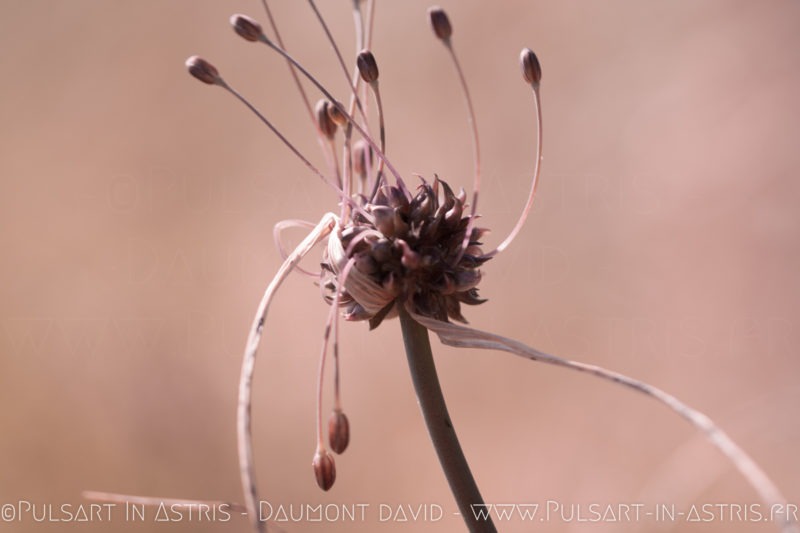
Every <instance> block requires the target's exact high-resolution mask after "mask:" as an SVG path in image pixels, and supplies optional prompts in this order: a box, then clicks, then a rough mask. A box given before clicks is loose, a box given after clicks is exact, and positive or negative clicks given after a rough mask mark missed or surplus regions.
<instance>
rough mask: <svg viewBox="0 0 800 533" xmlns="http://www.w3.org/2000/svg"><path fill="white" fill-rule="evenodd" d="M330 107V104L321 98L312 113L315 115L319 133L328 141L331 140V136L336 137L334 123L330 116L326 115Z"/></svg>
mask: <svg viewBox="0 0 800 533" xmlns="http://www.w3.org/2000/svg"><path fill="white" fill-rule="evenodd" d="M330 106H331V104H330V102H328V101H327V100H325V99H324V98H323V99H321V100H319V101H318V102H317V105H316V106H314V113H315V114H316V115H317V125H318V126H319V129H320V131H321V132H322V133H323V134H324V135H325V137H327V138H328V139H333V136H334V135H336V123H335V122H334V121H333V120H331V117H330V114H329V113H328V110H329V109H330Z"/></svg>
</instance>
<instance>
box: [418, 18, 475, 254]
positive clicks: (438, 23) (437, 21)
mask: <svg viewBox="0 0 800 533" xmlns="http://www.w3.org/2000/svg"><path fill="white" fill-rule="evenodd" d="M428 18H429V19H430V23H431V28H432V29H433V33H434V34H435V35H436V37H438V38H439V40H440V41H442V43H443V44H444V46H445V48H447V51H448V52H449V53H450V59H451V60H452V62H453V65H454V66H455V68H456V73H457V74H458V81H459V83H460V84H461V92H462V93H463V94H464V101H465V102H466V104H467V119H468V121H469V125H470V129H471V130H472V148H473V157H474V166H475V180H474V182H473V184H472V207H471V208H470V218H469V225H468V226H467V232H466V234H465V236H464V242H463V243H461V251H460V252H459V255H458V257H457V259H456V261H458V260H460V259H461V257H462V256H463V255H464V252H465V251H466V249H467V246H468V245H469V236H470V235H471V230H472V228H473V226H474V224H475V213H476V212H477V210H478V194H479V193H480V190H481V144H480V140H479V138H478V123H477V121H476V120H475V110H474V108H473V106H472V98H471V97H470V94H469V88H468V87H467V79H466V78H465V77H464V72H463V71H462V70H461V63H460V62H459V61H458V57H456V51H455V48H453V43H452V40H451V38H452V35H453V26H452V25H451V24H450V19H449V18H448V16H447V13H445V11H444V9H442V8H441V7H438V6H434V7H432V8H430V9H429V10H428Z"/></svg>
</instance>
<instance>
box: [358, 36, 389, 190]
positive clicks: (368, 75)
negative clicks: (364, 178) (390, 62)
mask: <svg viewBox="0 0 800 533" xmlns="http://www.w3.org/2000/svg"><path fill="white" fill-rule="evenodd" d="M356 65H357V66H358V72H359V73H360V74H361V79H362V80H364V81H365V82H366V83H367V84H368V85H369V87H370V89H371V90H372V94H374V95H375V103H376V104H377V106H378V128H379V131H380V141H381V152H383V153H384V154H385V153H386V126H385V124H384V121H383V103H382V102H381V91H380V87H379V86H378V75H379V71H378V62H377V61H375V56H374V55H373V54H372V52H370V51H369V50H362V51H361V52H360V53H359V54H358V57H357V58H356ZM382 185H383V160H382V159H381V160H380V161H379V162H378V171H377V175H376V176H375V184H374V186H373V189H372V193H371V194H370V196H369V199H370V201H373V200H374V199H375V195H376V194H377V193H378V189H379V188H380V187H381V186H382Z"/></svg>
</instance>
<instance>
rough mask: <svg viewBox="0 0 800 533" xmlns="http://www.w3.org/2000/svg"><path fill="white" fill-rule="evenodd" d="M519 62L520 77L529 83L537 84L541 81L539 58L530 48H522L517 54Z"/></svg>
mask: <svg viewBox="0 0 800 533" xmlns="http://www.w3.org/2000/svg"><path fill="white" fill-rule="evenodd" d="M519 64H520V67H522V77H523V78H525V81H527V82H528V83H530V84H531V85H534V86H538V85H539V82H540V81H542V67H541V65H539V59H538V58H537V57H536V54H534V53H533V51H532V50H531V49H530V48H524V49H523V50H522V52H520V54H519Z"/></svg>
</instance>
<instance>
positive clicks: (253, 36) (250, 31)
mask: <svg viewBox="0 0 800 533" xmlns="http://www.w3.org/2000/svg"><path fill="white" fill-rule="evenodd" d="M231 26H233V31H235V32H236V34H237V35H239V36H240V37H241V38H242V39H244V40H246V41H250V42H256V41H260V40H261V37H262V36H263V35H264V30H262V29H261V24H259V23H258V22H256V21H255V20H253V19H251V18H250V17H248V16H247V15H238V14H237V15H233V16H231Z"/></svg>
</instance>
